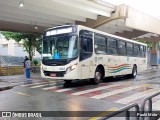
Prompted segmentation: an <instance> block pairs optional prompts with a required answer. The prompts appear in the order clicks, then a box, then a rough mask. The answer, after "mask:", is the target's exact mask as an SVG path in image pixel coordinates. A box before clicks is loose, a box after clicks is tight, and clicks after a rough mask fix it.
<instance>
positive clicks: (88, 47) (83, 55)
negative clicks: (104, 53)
mask: <svg viewBox="0 0 160 120" xmlns="http://www.w3.org/2000/svg"><path fill="white" fill-rule="evenodd" d="M80 41H81V47H80V48H81V49H80V60H85V59H87V58H89V57H91V56H92V53H93V41H92V33H91V32H89V31H86V30H84V31H80Z"/></svg>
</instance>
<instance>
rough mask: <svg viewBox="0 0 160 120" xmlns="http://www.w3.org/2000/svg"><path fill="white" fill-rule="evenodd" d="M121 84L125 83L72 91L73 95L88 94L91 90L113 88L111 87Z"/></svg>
mask: <svg viewBox="0 0 160 120" xmlns="http://www.w3.org/2000/svg"><path fill="white" fill-rule="evenodd" d="M120 85H123V84H114V85H107V86H102V87H97V88H94V89H89V90H84V91H80V92H75V93H72V95H81V94H86V93H90V92H94V91H98V90H103V89H107V88H111V87H115V86H120Z"/></svg>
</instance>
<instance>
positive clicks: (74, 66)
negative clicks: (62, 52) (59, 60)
mask: <svg viewBox="0 0 160 120" xmlns="http://www.w3.org/2000/svg"><path fill="white" fill-rule="evenodd" d="M76 67H77V64H74V65H72V66H70V67H68V68H67V70H66V73H68V72H70V71H72V70H74V69H75V68H76Z"/></svg>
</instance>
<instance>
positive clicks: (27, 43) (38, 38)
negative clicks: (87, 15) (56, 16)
mask: <svg viewBox="0 0 160 120" xmlns="http://www.w3.org/2000/svg"><path fill="white" fill-rule="evenodd" d="M1 34H2V35H4V37H5V38H6V39H7V40H10V39H14V40H15V41H16V42H20V41H21V40H23V48H24V51H26V52H27V53H28V54H29V58H30V60H31V61H32V58H33V56H34V55H35V50H37V51H38V52H39V53H40V54H41V52H42V51H41V43H42V35H40V34H32V33H19V32H4V31H3V32H1Z"/></svg>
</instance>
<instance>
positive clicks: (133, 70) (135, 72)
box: [131, 65, 137, 78]
mask: <svg viewBox="0 0 160 120" xmlns="http://www.w3.org/2000/svg"><path fill="white" fill-rule="evenodd" d="M136 76H137V67H136V66H135V65H134V66H133V69H132V74H131V78H135V77H136Z"/></svg>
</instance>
